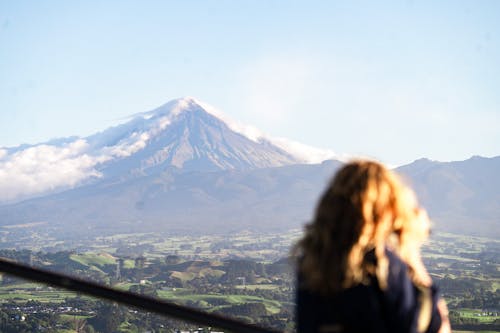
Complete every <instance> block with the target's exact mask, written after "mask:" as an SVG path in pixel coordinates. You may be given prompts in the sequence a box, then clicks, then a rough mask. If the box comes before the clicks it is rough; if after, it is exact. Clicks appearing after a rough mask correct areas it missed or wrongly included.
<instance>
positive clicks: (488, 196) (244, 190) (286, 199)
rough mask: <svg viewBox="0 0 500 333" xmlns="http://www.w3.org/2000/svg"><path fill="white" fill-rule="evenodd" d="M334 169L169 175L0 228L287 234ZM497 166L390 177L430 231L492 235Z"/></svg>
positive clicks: (45, 206) (83, 195)
mask: <svg viewBox="0 0 500 333" xmlns="http://www.w3.org/2000/svg"><path fill="white" fill-rule="evenodd" d="M340 165H341V162H338V161H326V162H323V163H322V164H314V165H306V164H297V165H290V166H282V167H273V168H263V169H250V170H220V171H215V172H182V171H181V170H179V169H177V168H170V169H167V170H164V171H162V172H161V173H160V174H151V175H146V176H143V177H135V178H127V179H122V180H121V181H116V182H104V181H103V182H100V183H98V184H93V185H89V186H84V187H81V188H77V189H74V190H70V191H66V192H64V193H60V194H56V195H51V196H47V197H44V198H39V199H33V200H29V201H26V202H23V203H20V204H17V205H11V206H4V207H0V216H2V222H1V224H2V225H6V224H17V223H31V222H46V225H44V228H49V229H50V230H51V232H52V233H53V234H54V235H58V237H71V235H78V236H79V237H82V236H83V235H102V234H109V233H120V232H147V231H176V232H199V233H219V232H230V231H237V230H242V229H253V230H260V231H263V232H266V231H269V230H273V231H276V230H284V229H290V228H296V227H300V226H302V225H303V224H304V223H306V222H307V221H310V219H311V218H312V215H313V212H314V208H315V205H316V201H317V199H318V198H319V196H320V195H321V192H322V191H323V189H324V188H325V186H326V184H327V181H328V180H329V179H330V177H331V176H332V175H333V174H334V172H335V170H336V169H337V168H338V167H339V166H340ZM499 167H500V157H496V158H472V159H469V160H466V161H461V162H448V163H441V162H432V161H428V160H419V161H415V162H414V163H411V164H409V165H406V166H403V167H401V168H398V169H397V171H398V172H400V173H402V174H403V175H404V177H405V178H407V179H408V181H409V182H410V183H411V184H412V185H413V187H414V188H415V189H416V192H417V193H418V195H419V198H420V199H421V200H420V201H421V203H422V205H423V206H424V207H425V208H427V209H428V210H429V213H430V216H431V218H432V219H433V221H434V223H435V229H436V230H437V231H447V232H453V233H460V234H469V235H476V236H488V237H499V236H500V229H499V228H498V225H499V223H500V205H499V203H500V197H499V196H500V194H499V192H500V191H499V190H498V188H499V187H498V186H500V184H499V182H500V181H499V177H498V175H496V170H498V168H499Z"/></svg>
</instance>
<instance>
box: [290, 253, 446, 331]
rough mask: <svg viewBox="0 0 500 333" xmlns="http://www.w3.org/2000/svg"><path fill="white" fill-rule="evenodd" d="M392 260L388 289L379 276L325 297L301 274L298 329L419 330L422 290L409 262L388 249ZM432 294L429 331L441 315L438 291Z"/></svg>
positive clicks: (439, 323)
mask: <svg viewBox="0 0 500 333" xmlns="http://www.w3.org/2000/svg"><path fill="white" fill-rule="evenodd" d="M386 255H387V257H388V259H389V276H388V280H387V289H386V290H385V291H382V290H381V289H380V288H379V286H378V283H377V281H376V279H375V278H373V279H372V283H370V284H369V285H357V286H355V287H352V288H349V289H345V290H343V291H340V292H338V293H335V294H334V295H329V296H322V295H320V294H319V293H317V292H312V291H309V290H307V289H306V288H304V287H303V286H302V278H301V277H300V276H299V277H298V286H297V294H296V302H297V306H296V322H297V332H299V333H306V332H307V333H309V332H324V333H327V332H349V333H354V332H363V333H367V332H380V333H384V332H391V333H392V332H394V333H396V332H397V333H406V332H411V333H415V332H417V321H418V315H419V311H420V302H419V296H420V291H419V290H418V289H417V288H416V287H415V286H414V285H413V283H412V282H411V280H410V277H409V276H408V269H407V266H406V264H405V263H403V261H402V260H401V259H400V258H399V257H398V256H397V255H395V254H394V253H392V252H390V251H386ZM431 293H432V317H431V322H430V325H429V328H428V330H427V332H437V331H438V330H439V327H440V326H441V317H440V316H439V313H438V311H437V308H436V303H437V299H438V294H437V292H436V289H435V288H434V287H432V288H431Z"/></svg>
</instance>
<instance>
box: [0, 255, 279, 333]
mask: <svg viewBox="0 0 500 333" xmlns="http://www.w3.org/2000/svg"><path fill="white" fill-rule="evenodd" d="M0 271H1V272H5V273H7V274H12V275H16V276H18V277H21V278H23V279H27V280H32V281H36V282H41V283H45V284H50V285H53V286H57V287H61V288H65V289H69V290H73V291H77V292H81V293H85V294H88V295H92V296H95V297H98V298H103V299H107V300H109V301H113V302H118V303H121V304H124V305H128V306H133V307H136V308H139V309H141V310H145V311H148V312H155V313H157V314H160V315H164V316H170V317H175V318H178V319H182V320H185V321H189V322H192V323H196V324H200V325H204V326H209V327H217V328H220V329H224V330H227V331H230V332H237V333H280V332H279V331H277V330H274V329H270V328H264V327H259V326H256V325H252V324H247V323H244V322H242V321H239V320H235V319H232V318H227V317H224V316H221V315H216V314H211V313H207V312H204V311H200V310H197V309H193V308H190V307H187V306H182V305H177V304H174V303H171V302H167V301H164V300H159V299H155V298H152V297H148V296H143V295H137V294H133V293H130V292H126V291H121V290H116V289H112V288H109V287H106V286H102V285H99V284H97V283H94V282H89V281H85V280H82V279H78V278H75V277H70V276H67V275H64V274H59V273H54V272H50V271H48V270H44V269H40V268H33V267H30V266H26V265H22V264H19V263H16V262H13V261H11V260H8V259H5V258H0Z"/></svg>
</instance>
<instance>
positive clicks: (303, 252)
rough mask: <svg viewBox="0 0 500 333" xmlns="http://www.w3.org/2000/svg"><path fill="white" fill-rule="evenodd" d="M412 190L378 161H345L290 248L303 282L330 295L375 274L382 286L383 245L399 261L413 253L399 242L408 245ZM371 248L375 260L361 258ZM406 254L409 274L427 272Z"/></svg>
mask: <svg viewBox="0 0 500 333" xmlns="http://www.w3.org/2000/svg"><path fill="white" fill-rule="evenodd" d="M412 193H413V192H412V191H411V190H410V189H409V188H408V187H407V186H405V185H404V184H403V182H402V181H401V180H400V179H399V177H398V176H397V175H396V174H395V173H393V172H391V171H390V170H388V169H387V168H386V167H384V166H383V165H382V164H380V163H378V162H374V161H367V160H358V161H353V162H350V163H347V164H345V165H344V166H343V167H342V168H341V169H340V170H339V171H338V172H337V174H336V175H335V177H334V178H333V180H332V181H331V182H330V184H329V186H328V188H327V189H326V191H325V192H324V193H323V195H322V196H321V198H320V200H319V203H318V205H317V207H316V212H315V216H314V220H313V221H312V222H311V223H310V224H308V225H307V226H306V229H305V234H304V236H303V238H302V239H301V240H300V241H299V242H298V243H297V244H296V245H295V248H294V250H293V251H294V254H295V255H296V256H297V257H298V269H299V272H300V274H301V275H302V276H303V281H304V283H305V285H306V286H307V287H308V288H310V289H311V290H315V291H319V292H321V293H332V292H337V291H340V290H342V289H345V288H349V287H352V286H354V285H357V284H360V283H368V282H369V278H370V276H376V277H377V279H378V282H379V285H380V287H381V288H382V289H385V288H386V286H387V275H388V268H389V263H388V259H387V257H386V255H385V248H386V247H387V246H392V247H393V248H394V250H395V251H396V252H397V253H398V254H400V255H401V256H402V258H403V260H405V259H406V258H405V256H406V254H407V252H412V251H413V246H412V247H407V246H405V244H406V243H408V244H410V243H411V242H409V239H410V238H411V233H409V232H407V226H410V225H413V224H412V223H413V221H414V220H415V216H416V212H417V210H416V200H415V197H414V195H413V194H412ZM391 235H392V236H391ZM389 243H391V244H389ZM372 250H374V253H375V257H376V263H373V262H371V261H369V260H366V254H367V253H368V252H370V251H372ZM417 251H418V249H417ZM407 257H408V260H405V261H407V263H408V265H409V266H410V267H413V266H415V269H413V270H412V272H411V275H412V276H420V275H422V276H428V274H427V272H426V271H425V268H423V271H422V267H423V265H413V264H412V263H411V261H412V260H414V259H413V258H414V257H415V255H414V254H413V253H412V254H411V256H407ZM416 257H417V258H420V256H419V255H417V256H416ZM408 261H410V262H408ZM420 262H421V261H420ZM417 280H418V279H417Z"/></svg>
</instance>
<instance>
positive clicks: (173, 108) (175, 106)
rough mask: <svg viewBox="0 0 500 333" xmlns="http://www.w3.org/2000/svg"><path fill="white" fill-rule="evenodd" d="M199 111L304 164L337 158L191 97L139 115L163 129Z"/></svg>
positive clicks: (176, 100) (333, 153)
mask: <svg viewBox="0 0 500 333" xmlns="http://www.w3.org/2000/svg"><path fill="white" fill-rule="evenodd" d="M200 109H202V110H203V111H205V112H207V113H209V114H210V115H212V116H214V117H216V118H218V119H219V120H221V121H223V122H224V123H225V124H226V125H227V126H228V127H229V128H230V129H231V130H232V131H234V132H236V133H239V134H241V135H243V136H244V137H246V138H247V139H250V140H252V141H253V142H256V143H260V142H263V141H265V142H268V143H270V144H272V145H275V146H277V147H279V148H281V149H283V150H284V151H286V152H287V153H289V154H290V155H292V156H294V157H295V158H297V159H298V160H300V161H302V162H304V163H321V162H323V161H325V160H328V159H333V158H338V155H337V154H336V153H335V152H334V151H332V150H329V149H322V148H317V147H312V146H309V145H306V144H303V143H299V142H296V141H293V140H289V139H286V138H275V137H272V136H270V135H267V134H266V133H264V132H262V131H260V130H259V129H257V128H256V127H254V126H250V125H246V124H243V123H241V122H239V121H236V120H234V119H231V118H230V117H228V116H227V115H226V114H224V113H223V112H221V111H219V110H218V109H216V108H215V107H213V106H211V105H210V104H207V103H205V102H202V101H199V100H197V99H196V98H193V97H183V98H178V99H175V100H172V101H170V102H168V103H166V104H164V105H163V106H161V107H159V108H157V109H155V110H153V111H149V112H144V113H141V114H140V115H141V116H142V117H143V118H144V119H150V118H153V117H156V118H158V119H159V124H160V126H159V127H160V128H161V129H163V128H165V127H166V126H167V125H168V124H170V123H171V122H172V121H173V119H174V118H175V117H177V116H178V115H180V114H182V113H184V112H190V111H194V110H200Z"/></svg>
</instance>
